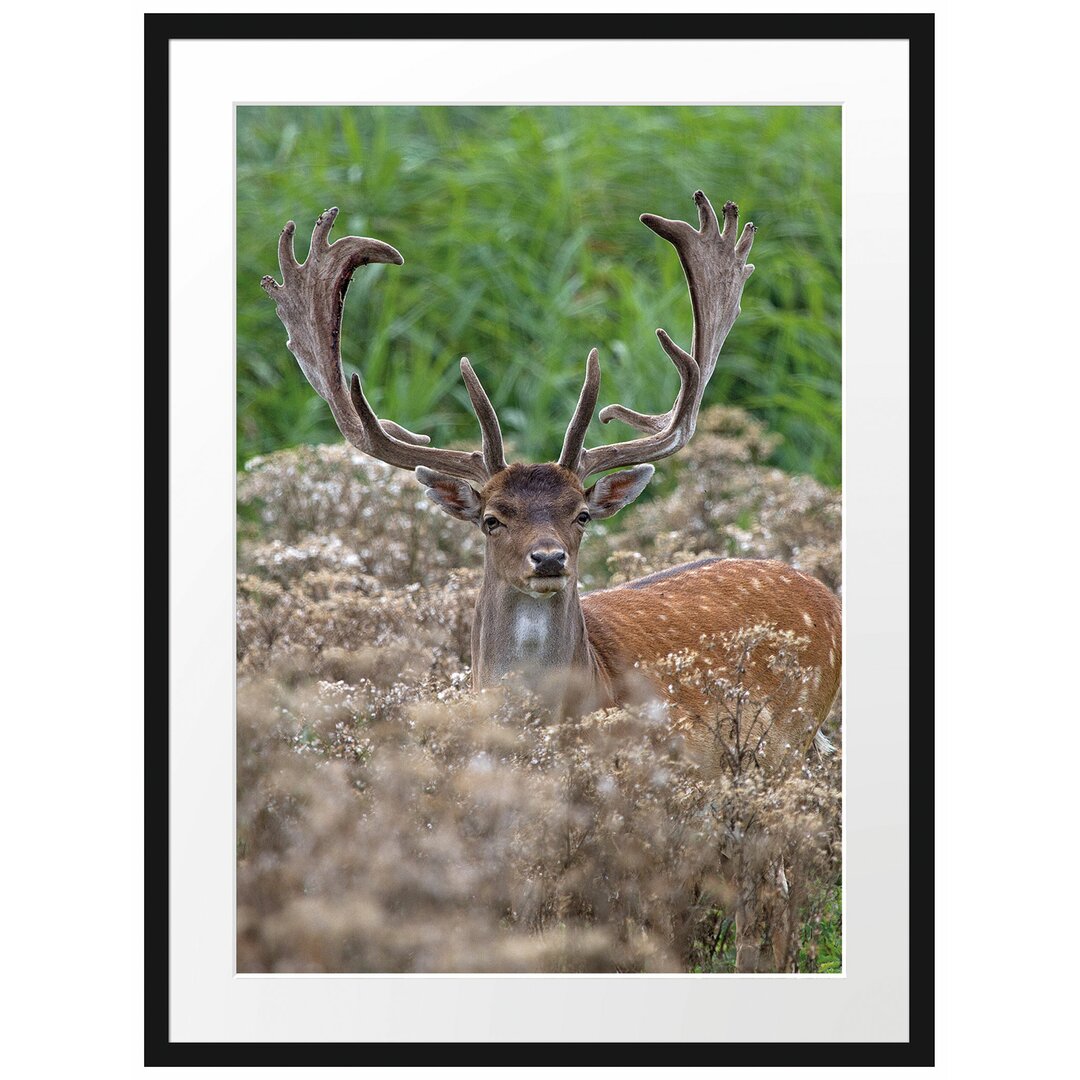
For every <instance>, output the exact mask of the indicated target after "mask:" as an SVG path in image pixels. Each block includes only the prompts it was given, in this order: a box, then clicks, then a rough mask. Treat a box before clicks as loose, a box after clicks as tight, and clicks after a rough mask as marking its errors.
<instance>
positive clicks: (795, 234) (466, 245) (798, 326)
mask: <svg viewBox="0 0 1080 1080" xmlns="http://www.w3.org/2000/svg"><path fill="white" fill-rule="evenodd" d="M840 124H841V121H840V109H839V108H837V107H752V108H748V107H724V108H717V107H683V106H678V107H653V106H649V107H637V106H635V107H621V106H620V107H600V108H597V107H535V106H529V107H518V106H513V107H510V106H507V107H501V106H500V107H492V106H487V107H483V106H473V107H462V108H448V107H442V106H431V107H390V106H379V107H345V106H311V107H263V106H259V107H240V108H238V110H237V218H236V220H237V245H238V251H237V275H238V276H237V334H238V342H237V357H238V365H237V382H238V386H237V393H238V403H237V454H238V459H239V463H243V462H244V461H246V460H247V459H248V458H250V457H251V456H253V455H255V454H258V453H265V452H268V451H271V450H275V449H279V448H281V447H285V446H291V445H295V444H297V443H301V442H330V441H334V440H335V439H338V438H340V436H339V434H338V432H337V429H336V428H335V426H334V422H333V419H332V418H331V416H330V413H329V410H328V409H327V408H326V406H325V405H324V404H323V402H322V401H321V400H320V399H319V398H318V397H317V396H316V395H315V393H314V392H313V391H312V390H311V389H310V388H309V387H308V385H307V383H306V382H305V380H304V378H303V376H302V374H301V373H300V369H299V367H298V365H297V364H296V362H295V361H294V360H293V358H292V356H291V354H290V353H289V352H288V351H287V350H286V348H285V331H284V328H283V327H282V325H281V324H280V322H279V321H278V319H277V316H276V315H275V313H274V306H273V304H272V303H271V302H270V300H269V299H267V297H266V295H265V294H264V293H263V291H262V289H261V288H260V287H259V280H260V278H261V277H262V276H263V274H266V273H273V274H274V275H275V276H276V277H279V278H280V274H279V272H278V268H277V237H278V233H279V232H280V231H281V228H282V226H283V225H284V224H285V222H286V221H287V220H289V219H290V218H291V219H293V220H295V221H296V224H297V257H298V258H300V259H303V257H304V255H305V253H306V250H307V237H308V236H309V235H310V229H311V227H312V226H313V225H314V223H315V219H316V217H317V216H318V215H319V213H320V212H321V211H322V210H323V209H325V208H326V207H328V206H339V207H340V208H341V216H340V217H339V218H338V221H337V224H336V225H335V229H334V232H333V234H332V235H331V239H334V238H336V237H339V236H345V235H348V234H350V233H352V234H358V235H361V236H375V237H377V238H379V239H381V240H385V241H386V242H387V243H390V244H393V245H394V246H395V247H396V248H397V249H398V250H399V251H401V253H402V254H403V255H404V257H405V265H404V266H402V267H386V266H376V267H365V268H361V269H360V270H359V271H357V274H356V276H355V278H354V280H353V284H352V287H351V289H350V291H349V299H348V302H347V303H346V307H345V320H344V328H343V332H342V341H343V345H342V353H343V358H344V361H345V366H346V370H347V372H351V371H352V370H359V371H360V372H361V377H362V378H363V381H364V386H365V390H366V392H367V394H368V397H369V399H370V400H371V402H372V404H373V406H374V407H375V410H376V411H377V412H378V413H379V415H381V416H383V417H388V418H390V419H393V420H396V421H398V422H399V423H402V424H404V425H405V426H407V427H409V428H412V429H413V430H417V431H422V432H425V433H427V434H430V435H431V436H432V437H433V441H434V442H435V443H436V444H441V445H446V444H447V443H450V442H453V441H475V442H476V444H477V446H479V436H478V433H477V428H476V421H475V419H474V417H473V415H472V412H471V411H470V409H469V405H468V398H467V396H466V394H465V390H464V387H463V386H462V385H461V380H460V376H459V374H458V360H459V358H460V357H461V356H462V355H467V356H468V357H469V358H470V359H471V360H472V362H473V366H474V367H475V368H476V370H477V373H478V374H479V375H480V378H481V380H482V381H483V382H484V385H485V387H486V388H487V390H488V393H489V394H490V395H491V397H492V399H493V401H494V402H495V405H496V408H497V409H498V412H499V416H500V418H501V420H502V424H503V429H504V432H505V433H506V436H507V441H508V443H509V444H510V445H511V446H512V447H513V448H514V451H515V452H516V454H517V455H518V456H519V457H520V458H523V459H524V458H528V459H531V460H550V459H552V458H554V457H557V455H558V451H559V448H560V446H561V442H562V436H563V432H564V430H565V427H566V424H567V422H568V421H569V418H570V414H571V411H572V409H573V405H574V402H575V400H576V397H577V393H578V389H579V387H580V383H581V379H582V375H583V372H584V363H585V357H586V354H587V353H588V351H589V349H590V348H592V347H593V346H596V347H598V348H599V350H600V360H601V365H602V367H603V371H604V382H603V388H602V390H601V396H600V405H601V406H603V405H605V404H608V403H610V402H612V401H621V402H622V403H623V404H626V405H629V406H631V407H633V408H636V409H639V410H642V411H650V412H652V411H662V410H665V409H667V408H668V407H669V406H670V404H671V402H672V400H673V399H674V394H675V392H676V389H677V385H678V377H677V375H676V374H675V371H674V368H673V367H672V365H671V363H670V362H669V361H668V359H667V357H666V356H665V355H664V353H663V351H662V350H661V348H660V346H659V344H658V343H657V341H656V338H655V336H654V330H655V329H656V327H658V326H662V327H664V328H666V329H667V330H668V331H669V332H670V333H671V334H672V336H673V337H674V338H675V340H676V341H678V342H680V343H681V344H683V345H684V346H685V347H687V348H688V347H689V344H690V330H691V323H692V319H691V312H690V303H689V299H688V297H687V294H686V286H685V283H684V281H683V277H682V271H681V269H680V267H679V263H678V258H677V256H676V255H675V252H674V249H672V248H671V247H670V246H669V245H668V244H666V243H665V242H664V241H662V240H660V239H659V238H658V237H656V236H655V235H653V234H652V233H651V232H649V230H647V229H646V228H645V226H643V225H642V224H641V223H640V222H639V221H638V220H637V218H638V215H639V214H640V213H642V212H644V211H648V212H651V213H657V214H662V215H664V216H665V217H675V218H683V219H685V220H688V221H691V222H694V223H695V224H696V222H697V218H696V208H695V207H694V204H693V201H692V198H691V196H692V193H693V192H694V191H695V189H697V188H702V189H703V190H704V191H705V193H706V194H707V195H708V196H709V198H710V199H711V200H712V202H713V205H714V206H715V207H716V208H717V209H719V207H720V205H721V204H722V203H723V202H724V201H725V200H727V199H734V200H735V201H736V202H738V203H739V205H740V208H741V209H742V212H743V220H744V221H746V220H753V221H754V222H755V224H757V226H758V229H759V231H758V233H757V237H756V239H755V242H754V250H753V253H752V255H751V261H752V262H753V263H754V264H755V265H756V266H757V272H756V273H755V274H754V276H753V277H752V278H751V279H750V281H749V283H748V284H747V287H746V291H745V292H744V294H743V299H742V315H741V316H740V318H739V321H738V322H737V323H736V324H735V327H734V329H733V330H732V332H731V334H730V336H729V337H728V340H727V343H726V344H725V346H724V349H723V352H722V353H721V357H720V362H719V364H718V366H717V370H716V373H715V375H714V376H713V379H712V382H711V383H710V385H709V388H708V390H707V392H706V395H705V403H706V404H711V403H726V404H732V405H740V406H742V407H744V408H746V409H749V410H750V411H751V412H753V413H755V414H756V415H758V416H759V417H761V418H762V419H764V420H765V421H766V422H767V423H768V425H769V426H770V427H771V428H772V429H773V430H775V431H777V432H779V433H780V434H782V435H783V436H784V441H783V443H782V444H781V446H780V447H779V448H778V449H777V451H776V452H775V455H774V460H775V461H776V463H777V464H779V465H780V466H782V467H783V468H785V469H787V470H789V471H791V472H809V473H812V474H813V475H815V476H816V477H817V478H818V479H819V480H821V481H823V482H825V483H829V484H838V483H839V482H840V300H841V298H840V257H841V252H840V210H841V184H840ZM632 435H633V432H631V430H630V429H628V428H626V427H624V426H622V425H620V424H618V423H612V424H609V425H601V424H600V423H599V422H598V421H596V420H595V419H594V421H593V426H592V428H591V430H590V439H589V443H588V445H595V444H596V443H598V442H610V441H615V440H618V439H623V438H629V437H632Z"/></svg>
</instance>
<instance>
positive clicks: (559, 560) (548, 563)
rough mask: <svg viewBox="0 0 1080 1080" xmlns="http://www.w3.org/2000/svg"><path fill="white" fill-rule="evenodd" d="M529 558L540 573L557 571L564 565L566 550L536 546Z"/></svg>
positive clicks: (563, 567)
mask: <svg viewBox="0 0 1080 1080" xmlns="http://www.w3.org/2000/svg"><path fill="white" fill-rule="evenodd" d="M529 558H530V559H531V560H532V563H533V566H535V567H536V569H537V570H538V571H539V572H541V573H548V574H550V573H558V572H559V571H560V570H563V569H565V567H566V552H565V551H563V550H562V549H561V548H537V549H536V551H532V552H530V553H529Z"/></svg>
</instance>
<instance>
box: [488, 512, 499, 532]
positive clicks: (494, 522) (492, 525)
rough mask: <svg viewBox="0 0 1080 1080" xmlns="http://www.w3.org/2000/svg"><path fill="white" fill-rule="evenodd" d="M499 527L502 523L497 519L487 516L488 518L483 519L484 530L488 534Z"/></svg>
mask: <svg viewBox="0 0 1080 1080" xmlns="http://www.w3.org/2000/svg"><path fill="white" fill-rule="evenodd" d="M500 525H502V522H501V521H500V520H499V519H498V518H497V517H492V516H491V515H490V514H488V516H487V517H486V518H484V528H485V529H487V531H488V532H489V533H493V532H494V531H495V530H496V529H497V528H499V526H500Z"/></svg>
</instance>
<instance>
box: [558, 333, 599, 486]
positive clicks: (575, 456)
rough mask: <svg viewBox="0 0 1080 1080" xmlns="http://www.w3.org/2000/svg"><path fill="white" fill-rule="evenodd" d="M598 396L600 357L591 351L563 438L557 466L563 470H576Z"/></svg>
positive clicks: (593, 350)
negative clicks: (583, 379) (576, 400)
mask: <svg viewBox="0 0 1080 1080" xmlns="http://www.w3.org/2000/svg"><path fill="white" fill-rule="evenodd" d="M599 394H600V355H599V353H598V352H597V351H596V350H595V349H592V350H591V351H590V352H589V356H588V359H587V360H586V361H585V382H584V383H583V384H582V386H581V394H580V395H579V396H578V403H577V408H575V409H574V415H573V417H571V419H570V425H569V427H567V429H566V435H565V436H564V437H563V447H562V453H561V454H560V455H559V464H560V465H562V466H563V468H565V469H576V468H577V467H578V463H579V461H580V459H581V450H582V447H583V446H584V445H585V432H587V431H588V430H589V422H590V421H591V420H592V414H593V409H595V408H596V399H597V397H598V395H599Z"/></svg>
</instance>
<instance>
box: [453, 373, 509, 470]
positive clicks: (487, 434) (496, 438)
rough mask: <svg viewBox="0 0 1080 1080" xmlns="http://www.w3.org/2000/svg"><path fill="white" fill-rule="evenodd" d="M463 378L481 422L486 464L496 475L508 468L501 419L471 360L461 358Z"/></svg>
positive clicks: (477, 417) (474, 410)
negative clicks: (504, 454)
mask: <svg viewBox="0 0 1080 1080" xmlns="http://www.w3.org/2000/svg"><path fill="white" fill-rule="evenodd" d="M461 377H462V379H464V380H465V389H466V390H468V391H469V400H470V401H471V402H472V407H473V412H474V413H476V419H477V420H479V421H480V432H481V436H482V438H483V443H482V446H483V452H484V464H485V465H486V466H487V469H488V472H489V473H492V474H495V473H497V472H501V471H502V470H503V469H505V468H506V458H505V457H504V456H503V438H502V428H500V427H499V417H498V415H497V414H496V412H495V409H494V407H493V406H492V404H491V399H490V398H489V397H488V396H487V394H486V393H485V391H484V388H483V386H481V385H480V380H479V379H478V378H477V377H476V372H475V371H473V368H472V364H470V363H469V358H468V357H467V356H463V357H462V358H461Z"/></svg>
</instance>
